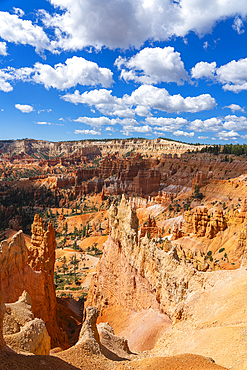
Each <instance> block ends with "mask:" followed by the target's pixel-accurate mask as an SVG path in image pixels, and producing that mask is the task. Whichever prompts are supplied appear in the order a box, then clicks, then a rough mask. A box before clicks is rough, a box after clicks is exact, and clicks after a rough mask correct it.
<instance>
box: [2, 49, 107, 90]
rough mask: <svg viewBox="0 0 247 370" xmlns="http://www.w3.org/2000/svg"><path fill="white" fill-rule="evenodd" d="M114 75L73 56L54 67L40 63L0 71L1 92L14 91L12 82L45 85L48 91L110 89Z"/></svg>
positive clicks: (105, 69)
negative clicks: (82, 86)
mask: <svg viewBox="0 0 247 370" xmlns="http://www.w3.org/2000/svg"><path fill="white" fill-rule="evenodd" d="M112 75H113V74H112V72H111V71H110V69H108V68H100V67H99V66H98V65H97V64H96V63H94V62H91V61H88V60H86V59H84V58H81V57H76V56H73V57H72V58H68V59H67V60H66V61H65V63H64V64H62V63H59V64H56V65H55V66H54V67H52V66H50V65H49V64H42V63H39V62H38V63H35V65H34V66H33V67H24V68H19V69H17V68H13V67H7V68H5V69H2V70H0V90H2V91H5V92H8V91H12V90H13V87H12V86H11V84H10V82H14V81H22V82H35V83H37V84H43V85H44V86H45V88H46V89H50V88H51V87H53V88H55V89H58V90H65V89H68V88H70V87H72V86H76V85H77V84H79V85H86V86H96V85H101V86H103V87H109V86H111V84H112V83H113V79H112ZM9 81H10V82H9Z"/></svg>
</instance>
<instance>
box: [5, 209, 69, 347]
mask: <svg viewBox="0 0 247 370" xmlns="http://www.w3.org/2000/svg"><path fill="white" fill-rule="evenodd" d="M55 248H56V242H55V231H54V229H53V227H52V225H51V224H49V226H48V229H47V231H45V229H44V226H43V224H42V220H41V219H40V217H39V216H38V215H36V216H35V219H34V223H33V225H32V244H31V245H30V247H29V248H27V246H26V243H25V239H24V236H23V232H22V231H19V232H18V233H17V234H15V235H14V237H13V238H12V240H11V242H10V243H9V244H8V243H7V241H3V242H2V243H1V244H0V265H1V286H2V294H3V296H4V300H5V302H8V303H11V302H15V301H17V300H18V298H19V296H20V295H21V294H22V292H23V290H26V291H27V292H28V294H29V295H30V297H31V300H32V309H33V313H34V316H35V317H37V318H41V319H42V320H44V322H45V325H46V327H47V330H48V333H49V335H50V336H51V343H52V347H54V346H57V345H60V346H63V345H64V344H65V343H66V339H65V336H64V333H63V332H62V331H61V330H60V328H59V326H58V323H57V317H56V295H55V288H54V283H53V276H54V263H55Z"/></svg>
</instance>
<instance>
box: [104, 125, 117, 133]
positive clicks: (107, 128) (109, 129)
mask: <svg viewBox="0 0 247 370" xmlns="http://www.w3.org/2000/svg"><path fill="white" fill-rule="evenodd" d="M105 131H111V132H115V130H114V128H113V127H110V126H107V127H106V128H105Z"/></svg>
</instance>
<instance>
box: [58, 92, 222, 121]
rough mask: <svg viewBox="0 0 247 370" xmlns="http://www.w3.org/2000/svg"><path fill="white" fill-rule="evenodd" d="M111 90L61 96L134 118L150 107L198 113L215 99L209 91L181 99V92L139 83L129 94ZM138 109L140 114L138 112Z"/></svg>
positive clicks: (101, 110) (171, 111)
mask: <svg viewBox="0 0 247 370" xmlns="http://www.w3.org/2000/svg"><path fill="white" fill-rule="evenodd" d="M111 93H112V91H111V90H105V89H101V90H92V91H89V92H88V91H86V92H84V93H83V94H80V93H79V91H78V90H76V91H75V92H74V93H73V94H66V95H64V96H62V97H61V99H63V100H65V101H68V102H71V103H74V104H79V103H81V104H86V105H89V106H90V107H95V108H96V109H97V110H99V111H100V112H101V113H103V114H104V115H116V116H119V117H134V115H135V114H137V115H139V114H140V115H143V112H146V113H147V114H146V115H148V114H150V111H151V109H156V110H160V111H164V112H169V113H174V112H190V113H195V112H201V111H204V110H209V109H213V108H214V107H215V105H216V101H215V99H214V98H212V97H211V95H209V94H203V95H199V96H195V97H190V96H189V97H186V98H183V97H182V96H181V95H180V94H178V95H170V94H169V93H168V91H167V90H166V89H160V88H158V87H154V86H151V85H142V86H140V87H139V88H138V89H136V90H134V91H133V92H132V93H131V95H127V94H126V95H124V96H123V97H122V98H117V97H116V96H112V94H111ZM140 112H141V113H140Z"/></svg>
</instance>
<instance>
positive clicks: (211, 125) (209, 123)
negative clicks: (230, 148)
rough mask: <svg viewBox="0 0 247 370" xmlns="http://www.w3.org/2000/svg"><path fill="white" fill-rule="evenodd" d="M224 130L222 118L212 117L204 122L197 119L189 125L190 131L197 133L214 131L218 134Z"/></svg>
mask: <svg viewBox="0 0 247 370" xmlns="http://www.w3.org/2000/svg"><path fill="white" fill-rule="evenodd" d="M222 128H223V122H222V119H221V118H217V117H212V118H209V119H206V120H205V121H202V120H201V119H196V120H194V121H192V122H190V123H189V125H188V129H189V130H192V131H196V132H204V131H213V132H217V131H220V130H221V129H222Z"/></svg>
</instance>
